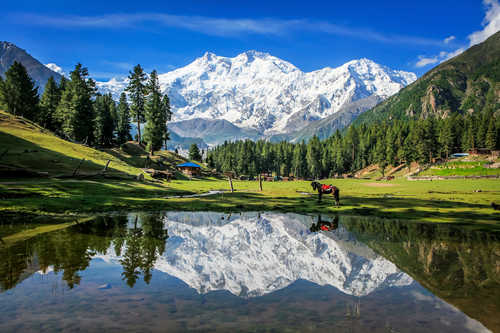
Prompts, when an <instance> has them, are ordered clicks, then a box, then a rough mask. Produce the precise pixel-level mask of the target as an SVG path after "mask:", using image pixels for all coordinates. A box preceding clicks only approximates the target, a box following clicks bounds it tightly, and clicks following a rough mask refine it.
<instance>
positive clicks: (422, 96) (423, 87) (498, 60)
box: [354, 32, 500, 125]
mask: <svg viewBox="0 0 500 333" xmlns="http://www.w3.org/2000/svg"><path fill="white" fill-rule="evenodd" d="M499 110H500V32H497V33H496V34H494V35H493V36H491V37H490V38H488V39H487V40H486V41H485V42H483V43H481V44H478V45H475V46H473V47H471V48H470V49H468V50H467V51H465V52H464V53H462V54H461V55H459V56H457V57H455V58H453V59H450V60H448V61H446V62H444V63H442V64H441V65H439V66H437V67H435V68H434V69H432V70H431V71H429V72H428V73H426V74H425V75H424V76H423V77H421V78H420V79H418V80H417V81H416V82H414V83H413V84H411V85H409V86H408V87H406V88H404V89H402V90H401V91H400V92H399V93H397V94H396V95H394V96H392V97H390V98H388V99H387V100H386V101H384V102H382V103H380V104H379V105H377V106H376V107H374V108H373V109H371V110H369V111H367V112H365V113H364V114H362V115H361V116H359V118H357V119H356V120H355V121H354V124H358V125H359V124H362V123H369V122H373V121H380V120H386V119H422V118H427V117H429V116H431V115H432V116H437V117H439V118H445V117H448V116H450V115H452V114H456V113H461V114H465V113H473V112H498V111H499Z"/></svg>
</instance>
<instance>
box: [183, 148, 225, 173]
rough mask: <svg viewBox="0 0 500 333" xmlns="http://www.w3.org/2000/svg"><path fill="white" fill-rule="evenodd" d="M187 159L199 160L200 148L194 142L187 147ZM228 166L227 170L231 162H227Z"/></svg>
mask: <svg viewBox="0 0 500 333" xmlns="http://www.w3.org/2000/svg"><path fill="white" fill-rule="evenodd" d="M189 159H190V160H193V161H201V155H200V150H199V149H198V146H197V145H196V143H193V144H191V147H189ZM228 166H229V168H228V169H227V170H230V169H231V167H232V163H228Z"/></svg>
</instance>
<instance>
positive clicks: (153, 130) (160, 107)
mask: <svg viewBox="0 0 500 333" xmlns="http://www.w3.org/2000/svg"><path fill="white" fill-rule="evenodd" d="M147 91H148V96H147V98H146V105H145V109H146V125H145V129H144V141H146V143H147V150H148V151H149V152H150V153H151V154H153V152H154V151H155V150H159V149H161V147H162V145H163V143H164V139H165V134H166V126H165V123H166V120H165V116H166V113H165V110H164V104H163V102H162V95H161V92H160V83H159V81H158V74H157V72H156V71H155V70H154V71H153V72H151V75H150V77H149V80H148V85H147Z"/></svg>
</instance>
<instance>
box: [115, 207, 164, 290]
mask: <svg viewBox="0 0 500 333" xmlns="http://www.w3.org/2000/svg"><path fill="white" fill-rule="evenodd" d="M163 217H164V216H163V215H162V214H139V215H136V216H135V218H134V226H133V228H129V229H128V230H127V235H126V236H125V251H124V253H123V259H121V260H120V263H121V264H122V266H123V273H122V276H123V280H125V281H126V283H127V285H129V286H130V287H133V286H134V285H135V283H136V281H137V279H138V277H139V275H140V274H141V272H142V274H143V276H144V282H146V283H147V284H149V282H151V277H152V273H151V271H152V269H153V267H154V264H155V262H156V259H157V258H158V256H160V255H162V254H163V253H164V252H165V242H166V240H167V239H168V230H167V229H163ZM139 218H140V220H141V226H140V227H139V226H138V220H139ZM115 249H118V247H115ZM117 255H118V256H120V255H121V249H120V251H117Z"/></svg>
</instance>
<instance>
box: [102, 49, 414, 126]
mask: <svg viewBox="0 0 500 333" xmlns="http://www.w3.org/2000/svg"><path fill="white" fill-rule="evenodd" d="M416 79H417V77H416V75H415V74H413V73H410V72H404V71H397V70H392V69H389V68H387V67H385V66H381V65H379V64H377V63H375V62H373V61H371V60H369V59H359V60H353V61H350V62H348V63H346V64H344V65H342V66H340V67H337V68H330V67H326V68H323V69H320V70H316V71H313V72H308V73H305V72H302V71H301V70H300V69H298V68H297V67H295V66H294V65H292V64H291V63H289V62H287V61H284V60H281V59H279V58H277V57H274V56H272V55H270V54H268V53H262V52H257V51H247V52H244V53H242V54H239V55H237V56H236V57H233V58H230V57H222V56H217V55H215V54H213V53H210V52H207V53H205V54H204V55H203V56H202V57H200V58H198V59H196V60H195V61H193V62H192V63H190V64H189V65H187V66H185V67H182V68H179V69H176V70H173V71H171V72H168V73H164V74H160V75H159V80H160V85H161V87H162V90H163V92H164V93H166V94H168V96H169V97H170V103H171V105H172V110H173V113H174V117H173V121H180V120H188V119H196V118H205V119H225V120H228V121H230V122H231V123H233V124H235V125H237V126H238V127H243V128H252V129H256V130H258V131H260V132H262V133H266V134H272V133H285V132H290V131H295V130H298V129H300V128H302V127H304V126H306V125H307V124H309V123H310V122H312V121H315V120H319V119H323V118H325V117H327V116H329V115H331V114H334V113H335V112H337V111H338V110H339V109H341V108H342V107H343V106H346V105H348V104H349V103H351V102H354V101H357V100H360V99H363V98H366V97H369V96H372V95H375V96H379V97H381V98H387V97H389V96H391V95H393V94H395V93H396V92H398V91H399V90H400V89H401V88H403V87H405V86H406V85H408V84H410V83H412V82H413V81H415V80H416ZM97 86H98V87H99V89H100V90H101V92H105V93H107V92H111V93H112V94H113V95H114V96H115V98H117V96H118V95H119V94H120V93H121V91H123V89H124V87H125V86H126V82H125V81H123V80H117V79H112V80H110V81H109V82H98V83H97ZM297 118H300V119H303V121H302V122H297ZM291 119H293V121H289V120H291Z"/></svg>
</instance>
